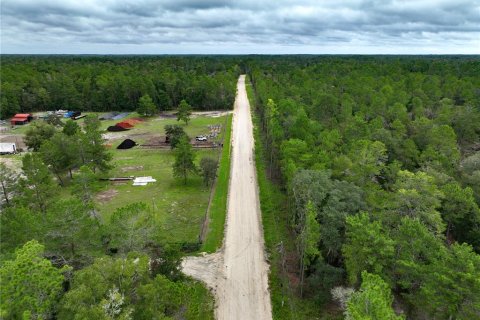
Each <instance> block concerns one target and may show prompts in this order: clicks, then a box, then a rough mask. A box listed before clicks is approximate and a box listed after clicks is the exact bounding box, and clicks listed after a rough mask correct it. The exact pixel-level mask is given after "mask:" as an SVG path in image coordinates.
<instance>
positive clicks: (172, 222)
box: [97, 116, 226, 243]
mask: <svg viewBox="0 0 480 320" xmlns="http://www.w3.org/2000/svg"><path fill="white" fill-rule="evenodd" d="M225 120H226V117H225V116H221V117H216V118H213V117H205V116H198V117H195V118H193V119H192V120H191V121H190V123H189V124H188V126H184V129H185V131H186V132H187V134H188V135H189V136H190V137H194V136H196V135H199V134H207V133H209V129H208V127H207V126H208V125H213V124H222V132H221V135H220V136H219V139H220V138H223V127H224V125H225ZM110 122H111V121H108V122H106V123H103V122H102V127H103V126H108V125H112V124H111V123H110ZM167 124H179V122H177V121H176V120H175V119H158V118H154V119H149V120H147V121H145V122H144V123H141V124H138V125H137V126H136V127H135V128H134V129H132V130H129V131H123V132H118V133H114V134H118V135H121V136H122V137H121V138H119V139H114V140H111V141H110V142H109V143H110V144H111V145H112V149H111V152H112V154H113V164H114V166H115V168H114V169H113V170H111V172H110V174H109V176H110V177H125V176H135V177H139V176H152V177H153V178H154V179H156V180H157V182H155V183H149V184H148V185H146V186H133V185H132V181H128V182H127V183H125V184H115V183H111V182H105V183H104V188H103V189H102V191H101V192H100V194H99V195H100V196H101V195H102V194H106V197H104V199H100V200H99V201H98V203H97V205H98V209H99V211H100V214H101V216H102V218H103V219H104V221H105V222H108V220H109V217H110V215H111V214H112V213H113V212H114V211H115V209H117V208H120V207H123V206H126V205H128V204H131V203H135V202H145V203H146V204H147V205H148V206H149V208H150V209H151V210H153V211H154V212H155V214H156V218H157V219H158V220H157V221H159V222H160V224H161V228H162V231H163V232H162V235H163V236H162V238H163V240H165V241H166V242H178V243H184V242H189V243H191V242H197V241H198V236H199V234H200V231H201V225H202V223H203V219H204V216H205V212H206V210H207V206H208V200H209V196H210V188H207V187H205V186H204V185H203V181H202V177H201V176H200V175H193V174H192V175H190V176H189V178H188V181H187V184H186V185H185V184H184V183H183V179H176V178H174V177H173V170H172V165H173V163H174V161H175V156H174V153H173V151H171V150H170V149H147V148H141V147H134V148H132V149H127V150H118V149H116V146H118V144H120V143H121V142H122V141H123V139H125V138H131V139H132V140H134V141H136V142H138V143H145V140H148V139H149V137H148V135H149V134H152V135H155V136H163V135H164V126H165V125H167ZM194 152H195V155H196V163H197V165H198V163H199V162H200V159H201V158H202V157H206V156H209V157H214V158H217V157H218V153H219V152H221V149H194ZM98 198H101V197H98Z"/></svg>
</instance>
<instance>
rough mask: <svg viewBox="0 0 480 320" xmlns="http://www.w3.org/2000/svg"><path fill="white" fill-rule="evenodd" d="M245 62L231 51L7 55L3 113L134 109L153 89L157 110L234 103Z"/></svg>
mask: <svg viewBox="0 0 480 320" xmlns="http://www.w3.org/2000/svg"><path fill="white" fill-rule="evenodd" d="M239 74H240V68H239V66H238V65H237V64H236V60H234V59H233V58H232V59H230V58H226V57H206V56H195V57H179V56H164V57H158V56H68V55H67V56H14V55H11V56H10V55H7V56H5V55H4V56H2V68H1V72H0V76H1V79H2V83H1V90H0V92H1V93H0V101H1V105H2V111H1V113H0V118H2V119H4V118H7V117H9V116H12V115H14V114H15V113H19V112H32V111H45V110H58V109H66V110H79V111H123V110H125V111H134V110H136V109H138V107H139V103H140V98H141V97H142V96H144V95H148V96H150V97H151V98H152V100H153V102H154V104H155V105H156V106H157V108H158V110H169V109H173V108H176V107H177V106H178V105H179V104H180V101H181V100H182V99H185V100H186V101H188V102H189V103H190V104H191V105H192V106H193V107H194V108H195V109H198V110H218V109H229V108H231V106H232V105H233V101H234V99H235V85H236V80H237V77H238V75H239Z"/></svg>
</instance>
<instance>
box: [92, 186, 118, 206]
mask: <svg viewBox="0 0 480 320" xmlns="http://www.w3.org/2000/svg"><path fill="white" fill-rule="evenodd" d="M117 194H118V191H117V190H115V189H108V190H105V191H102V192H99V193H98V194H97V196H96V197H95V198H96V199H97V201H98V202H100V203H107V202H109V201H110V200H112V199H113V198H114V197H115V196H116V195H117Z"/></svg>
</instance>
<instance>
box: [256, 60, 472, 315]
mask: <svg viewBox="0 0 480 320" xmlns="http://www.w3.org/2000/svg"><path fill="white" fill-rule="evenodd" d="M247 65H248V67H249V76H250V78H251V82H252V86H253V89H254V93H255V104H256V110H257V113H258V114H259V118H260V121H261V127H262V132H263V134H262V135H263V138H264V145H265V146H266V154H267V157H266V158H267V159H268V162H269V170H268V171H269V174H270V177H271V179H273V180H274V181H277V182H278V183H280V184H281V186H282V188H283V190H284V193H285V194H286V199H287V200H286V202H287V204H286V205H287V208H288V212H289V214H288V220H289V224H290V231H291V233H292V238H293V242H294V243H295V246H294V247H295V248H296V250H295V255H296V256H297V258H296V265H297V267H296V270H297V272H296V276H295V277H297V278H298V279H299V286H298V287H299V288H298V295H299V296H302V297H303V299H308V300H314V301H316V303H317V304H318V306H319V308H320V309H319V310H322V308H321V307H320V306H325V304H326V303H328V302H329V301H331V300H332V296H333V297H334V300H336V302H339V303H340V304H341V305H343V306H344V307H346V311H345V312H346V316H347V318H348V319H396V318H397V316H396V315H395V313H394V312H393V309H392V301H395V304H394V307H395V310H396V311H397V313H398V312H401V313H403V316H405V315H406V316H407V317H408V318H412V319H417V318H419V319H425V318H434V319H474V318H478V317H479V316H480V255H479V253H480V210H479V203H480V77H479V76H478V75H479V74H480V60H479V59H478V57H328V56H326V57H308V56H306V57H302V56H297V57H271V58H268V59H262V58H252V59H250V60H249V62H248V63H247ZM359 287H360V288H359ZM350 288H353V289H355V290H357V288H359V290H358V291H355V293H352V292H353V290H352V289H350ZM346 301H348V302H347V303H346ZM371 303H373V305H370V304H371ZM366 304H369V305H370V307H368V308H367V307H365V306H366Z"/></svg>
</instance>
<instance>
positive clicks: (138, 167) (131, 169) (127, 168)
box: [120, 166, 143, 172]
mask: <svg viewBox="0 0 480 320" xmlns="http://www.w3.org/2000/svg"><path fill="white" fill-rule="evenodd" d="M138 170H143V166H128V167H123V168H121V169H120V171H122V172H128V171H138Z"/></svg>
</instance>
